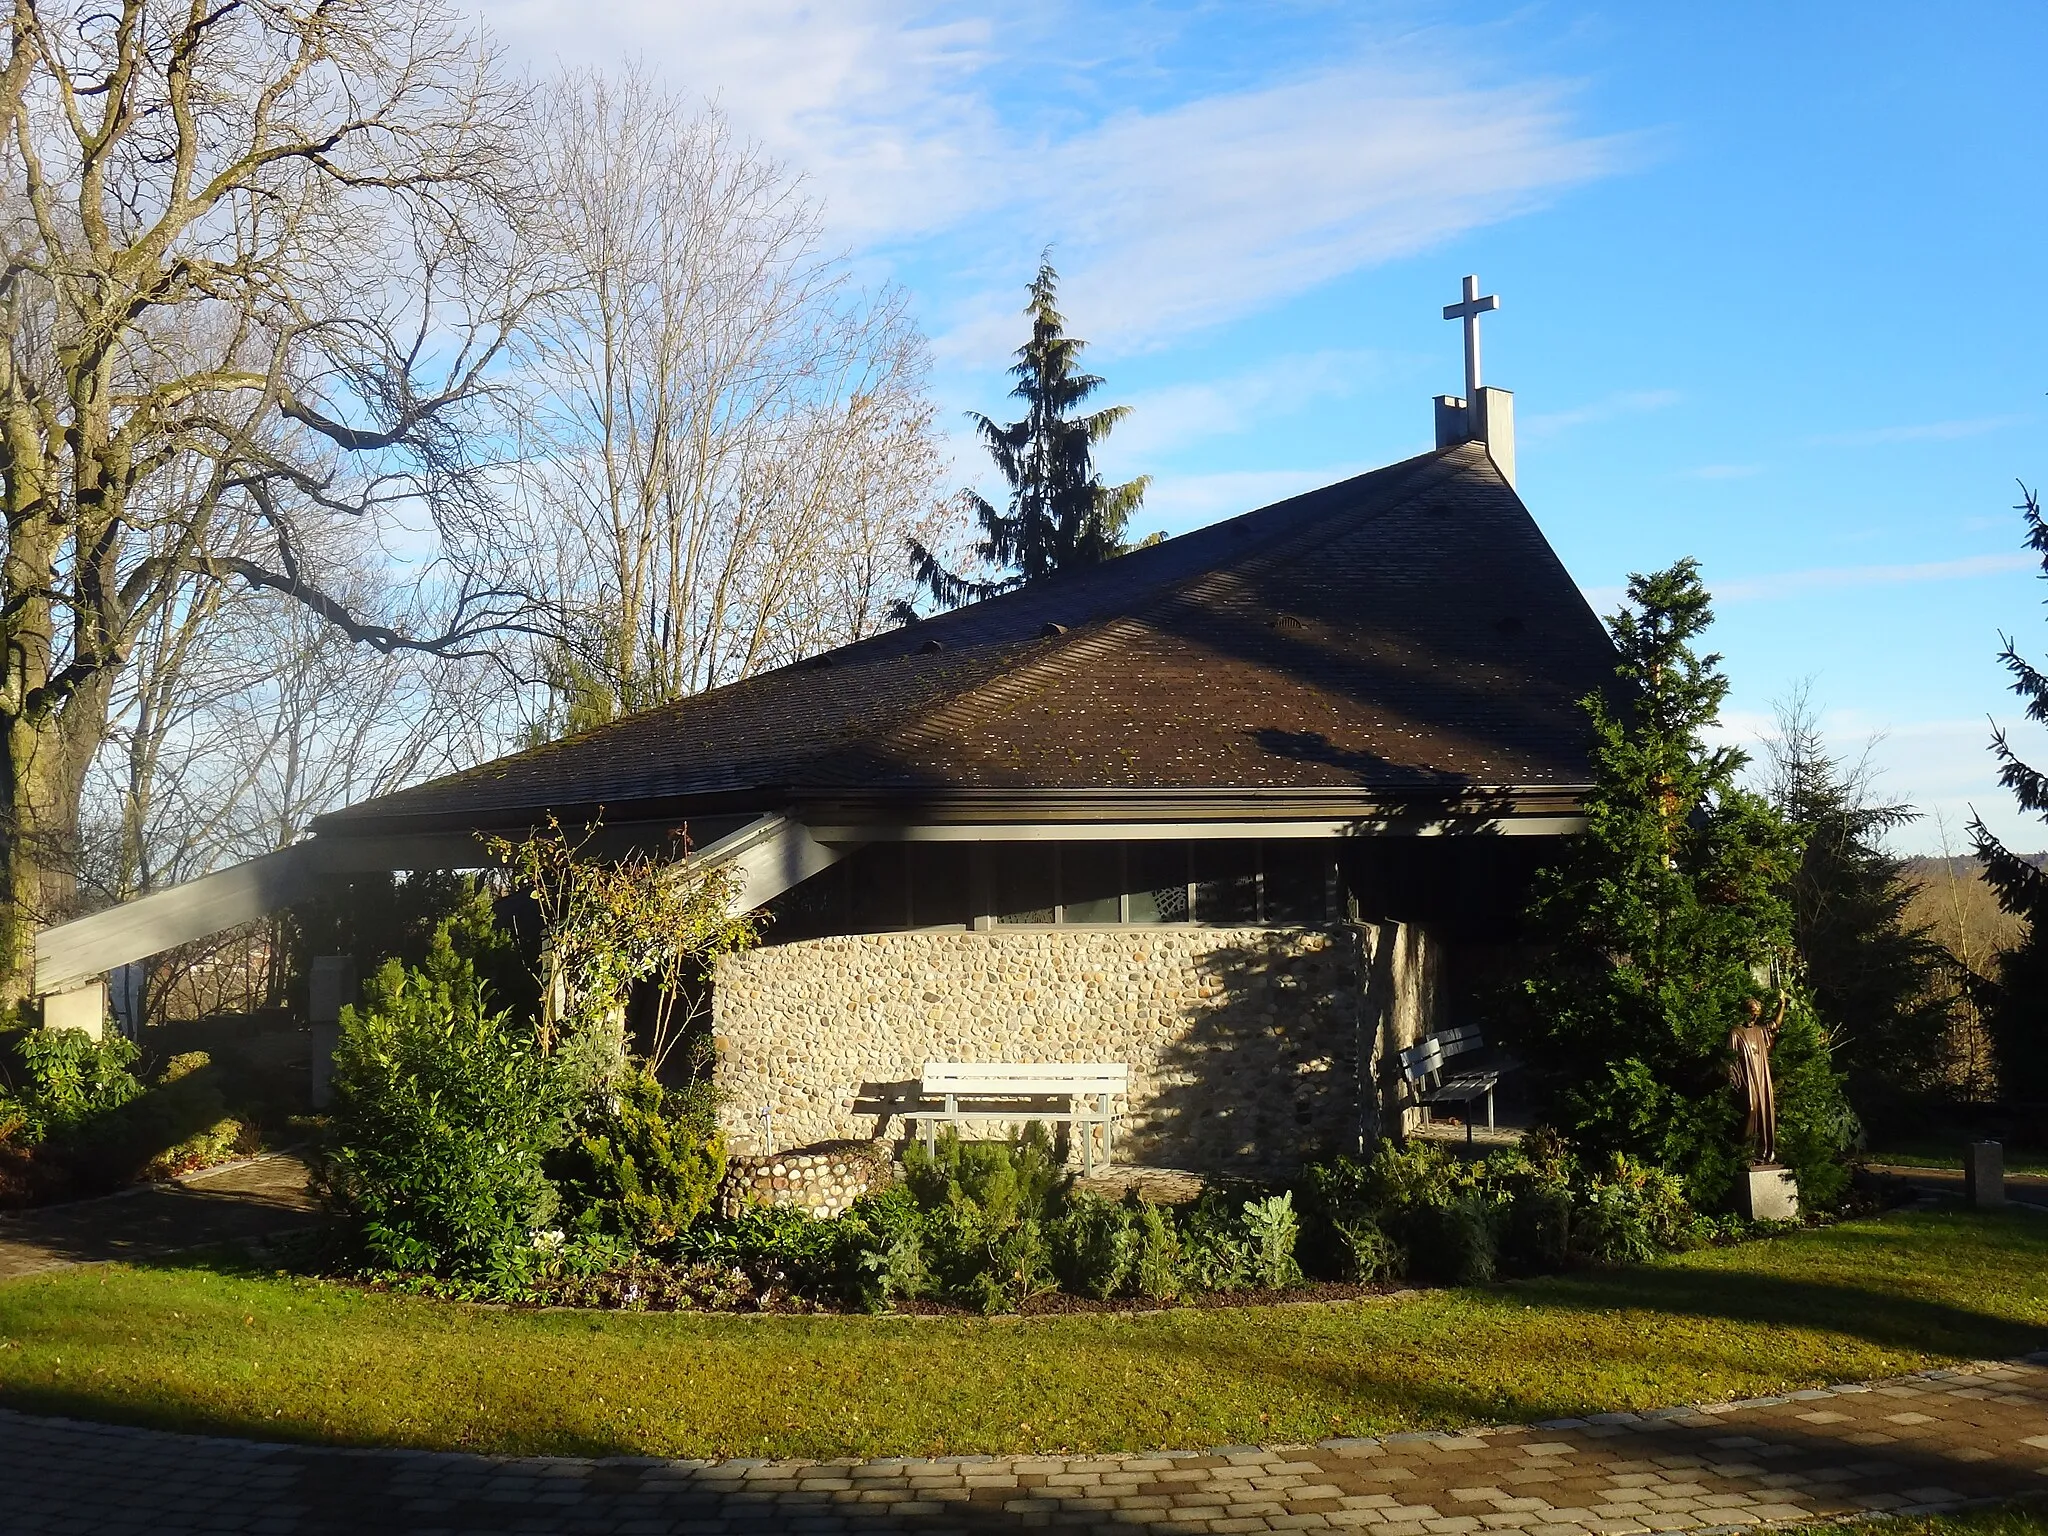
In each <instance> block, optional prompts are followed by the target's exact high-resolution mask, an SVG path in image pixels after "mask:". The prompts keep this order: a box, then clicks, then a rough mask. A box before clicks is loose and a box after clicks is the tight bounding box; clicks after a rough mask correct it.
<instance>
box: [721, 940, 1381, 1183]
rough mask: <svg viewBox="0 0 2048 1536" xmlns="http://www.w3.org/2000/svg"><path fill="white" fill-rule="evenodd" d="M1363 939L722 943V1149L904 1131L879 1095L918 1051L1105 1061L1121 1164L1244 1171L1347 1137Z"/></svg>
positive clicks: (1339, 1143) (910, 1069) (764, 1149)
mask: <svg viewBox="0 0 2048 1536" xmlns="http://www.w3.org/2000/svg"><path fill="white" fill-rule="evenodd" d="M1362 943H1363V941H1362V937H1361V931H1360V930H1358V929H1353V928H1349V927H1333V928H1291V929H1289V928H1194V927H1172V928H1167V927H1161V928H1151V929H1132V928H1119V929H1106V928H1105V929H1085V928H1082V929H1016V930H1009V931H1005V930H1002V929H997V930H995V931H993V932H964V931H958V930H955V931H928V932H914V933H882V934H855V935H845V936H835V937H828V938H819V939H806V940H801V941H797V942H793V943H788V944H776V945H768V946H764V947H762V948H759V949H754V950H750V951H746V952H744V953H740V954H733V955H726V956H724V957H722V958H721V959H720V961H719V963H718V971H717V975H716V986H715V989H714V994H713V996H714V1001H713V1033H714V1036H715V1040H716V1045H717V1052H718V1066H717V1073H718V1082H719V1086H720V1087H721V1089H722V1090H723V1104H724V1107H723V1110H722V1111H721V1113H722V1114H723V1116H724V1121H725V1132H726V1136H727V1140H728V1144H729V1145H730V1146H731V1147H732V1148H733V1150H734V1151H735V1152H736V1153H739V1154H743V1155H752V1156H760V1155H762V1154H764V1153H773V1152H775V1151H777V1150H778V1149H779V1148H781V1147H786V1146H789V1145H793V1144H794V1145H806V1144H811V1143H818V1142H827V1141H841V1140H871V1139H872V1140H882V1141H884V1142H887V1143H890V1144H893V1143H894V1142H895V1141H897V1140H898V1139H899V1138H900V1137H901V1136H902V1134H903V1129H904V1128H903V1126H902V1123H901V1121H900V1120H897V1119H895V1118H893V1117H889V1116H886V1115H884V1114H882V1113H880V1112H879V1111H880V1109H881V1108H882V1107H883V1106H882V1103H881V1100H883V1099H884V1098H886V1097H888V1096H891V1095H893V1094H895V1093H897V1092H900V1091H902V1090H903V1089H904V1088H905V1087H909V1088H913V1089H914V1087H915V1085H916V1084H917V1082H918V1080H919V1078H920V1075H921V1073H922V1071H923V1068H924V1063H925V1062H926V1061H976V1062H999V1061H1000V1062H1079V1061H1118V1062H1123V1063H1124V1064H1126V1065H1127V1066H1128V1067H1129V1068H1130V1069H1131V1091H1130V1098H1129V1102H1128V1105H1127V1112H1126V1113H1125V1115H1124V1117H1123V1118H1122V1120H1121V1123H1120V1125H1119V1127H1118V1144H1117V1149H1116V1155H1117V1160H1118V1161H1119V1162H1126V1163H1147V1164H1154V1165H1159V1166H1168V1167H1176V1168H1190V1169H1197V1170H1222V1169H1235V1170H1244V1169H1246V1168H1250V1167H1259V1166H1286V1165H1288V1164H1291V1163H1294V1162H1298V1161H1300V1160H1301V1159H1302V1158H1303V1157H1306V1156H1310V1155H1314V1154H1316V1153H1320V1152H1326V1151H1329V1150H1334V1149H1341V1148H1344V1147H1347V1146H1355V1145H1356V1144H1357V1138H1358V1134H1359V1128H1360V1096H1359V1086H1360V1072H1359V1057H1360V1050H1361V1044H1362V1043H1364V1044H1365V1045H1366V1048H1367V1049H1368V1051H1370V1049H1371V1033H1372V1031H1371V1030H1369V1029H1365V1030H1362V1024H1363V1018H1364V1014H1365V1011H1366V1010H1365V1009H1364V1008H1363V1006H1362V1004H1363V999H1362V995H1361V983H1362V979H1363V968H1362V965H1361V954H1362ZM764 1110H765V1111H766V1112H767V1115H766V1121H765V1124H766V1125H767V1127H769V1131H768V1134H769V1135H770V1136H771V1137H772V1138H773V1144H772V1145H768V1146H764V1145H763V1144H762V1142H763V1126H764V1118H763V1111H764ZM1000 1129H1001V1127H989V1128H987V1129H986V1131H985V1132H984V1133H985V1134H995V1133H997V1132H998V1131H1000Z"/></svg>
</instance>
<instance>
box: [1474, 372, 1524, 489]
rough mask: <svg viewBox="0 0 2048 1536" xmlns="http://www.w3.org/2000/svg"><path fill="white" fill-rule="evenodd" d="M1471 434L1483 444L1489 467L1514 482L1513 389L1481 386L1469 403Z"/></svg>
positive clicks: (1506, 479) (1509, 482) (1503, 477)
mask: <svg viewBox="0 0 2048 1536" xmlns="http://www.w3.org/2000/svg"><path fill="white" fill-rule="evenodd" d="M1471 415H1472V435H1473V436H1474V437H1476V438H1478V439H1479V441H1480V442H1482V443H1484V444H1486V451H1487V452H1488V453H1489V454H1491V455H1492V456H1493V467H1494V468H1495V469H1497V470H1499V471H1500V473H1501V478H1502V479H1503V480H1505V481H1507V483H1508V484H1509V485H1513V484H1514V483H1515V395H1514V391H1513V390H1507V389H1495V388H1493V387H1492V386H1491V385H1488V386H1487V387H1486V388H1484V389H1481V390H1480V391H1479V392H1478V394H1477V395H1476V396H1475V397H1474V399H1473V401H1472V406H1471Z"/></svg>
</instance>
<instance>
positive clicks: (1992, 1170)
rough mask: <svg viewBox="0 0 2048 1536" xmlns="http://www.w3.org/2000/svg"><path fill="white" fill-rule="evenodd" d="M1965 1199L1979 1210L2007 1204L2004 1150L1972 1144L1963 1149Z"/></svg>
mask: <svg viewBox="0 0 2048 1536" xmlns="http://www.w3.org/2000/svg"><path fill="white" fill-rule="evenodd" d="M1963 1198H1964V1199H1965V1200H1967V1201H1968V1202H1969V1203H1970V1204H1971V1205H1973V1206H1975V1207H1977V1208H1978V1209H1979V1210H1984V1209H1986V1208H1988V1207H1990V1206H1994V1205H2003V1204H2005V1148H2004V1147H2003V1146H2001V1145H2000V1144H1999V1143H1997V1142H1995V1141H1973V1142H1970V1143H1969V1144H1968V1145H1967V1146H1965V1147H1964V1148H1963Z"/></svg>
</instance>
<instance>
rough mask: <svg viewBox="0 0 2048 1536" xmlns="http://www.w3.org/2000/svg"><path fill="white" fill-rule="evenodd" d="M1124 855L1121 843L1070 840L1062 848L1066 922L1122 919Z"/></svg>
mask: <svg viewBox="0 0 2048 1536" xmlns="http://www.w3.org/2000/svg"><path fill="white" fill-rule="evenodd" d="M1123 854H1124V850H1123V844H1121V843H1068V844H1067V845H1066V846H1065V847H1064V848H1062V849H1061V850H1060V901H1061V904H1062V905H1063V906H1064V908H1065V913H1064V915H1063V916H1062V918H1061V921H1062V922H1068V923H1114V922H1119V921H1121V920H1122V917H1123V894H1124V857H1123Z"/></svg>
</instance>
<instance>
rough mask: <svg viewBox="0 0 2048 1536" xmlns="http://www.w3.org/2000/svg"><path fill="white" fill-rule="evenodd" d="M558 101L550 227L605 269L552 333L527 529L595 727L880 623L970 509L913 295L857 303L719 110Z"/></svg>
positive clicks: (616, 90)
mask: <svg viewBox="0 0 2048 1536" xmlns="http://www.w3.org/2000/svg"><path fill="white" fill-rule="evenodd" d="M554 99H555V102H556V105H555V107H554V110H553V111H552V113H551V115H550V117H549V120H548V124H547V128H546V131H545V133H544V135H543V137H542V143H543V144H544V145H545V148H544V150H543V151H542V158H543V161H544V165H543V169H542V172H541V175H542V179H543V181H544V183H545V184H546V185H547V186H548V188H549V191H550V197H549V205H548V210H547V212H546V213H545V215H544V225H545V228H546V229H547V231H548V234H549V241H550V244H551V246H552V248H553V250H554V251H555V253H556V254H557V256H558V258H559V259H561V260H563V261H564V262H565V263H566V262H569V261H572V260H573V261H575V262H578V263H580V270H579V273H578V276H577V279H576V280H575V281H574V282H568V283H565V284H563V285H562V286H561V287H560V288H559V289H557V290H556V291H555V292H554V293H553V295H552V296H551V299H550V300H549V302H548V303H547V304H546V305H545V306H543V307H542V309H541V310H540V311H539V323H538V324H537V325H536V327H535V328H534V330H533V332H532V333H531V337H530V349H531V350H530V354H529V356H530V361H531V368H532V377H533V379H534V380H535V385H536V398H535V405H534V408H533V410H532V413H531V415H530V418H529V423H530V429H531V432H532V434H533V440H532V441H530V442H529V443H527V444H525V445H523V446H524V448H525V450H526V451H524V452H523V453H522V454H521V455H520V459H521V475H520V482H519V483H520V487H521V493H522V495H521V500H522V507H523V511H524V514H525V518H524V522H523V525H522V531H523V533H524V534H525V542H526V548H527V557H528V560H529V562H530V565H529V569H530V570H531V572H532V575H531V577H530V578H529V580H530V585H531V587H532V589H533V590H534V591H536V592H537V593H545V594H546V595H547V596H548V598H549V599H550V601H551V602H552V603H553V604H554V605H555V607H556V610H557V619H558V625H559V629H558V634H557V643H558V644H559V645H560V646H561V647H562V648H563V653H565V654H566V656H567V657H568V658H569V660H570V661H571V663H572V665H573V670H574V672H575V674H576V677H577V679H579V680H580V683H581V685H582V686H583V687H584V688H585V689H586V690H587V691H590V692H594V693H595V694H597V695H599V698H598V699H597V700H596V703H595V713H596V714H597V715H600V716H601V715H604V714H608V713H610V712H611V711H612V710H613V709H615V708H629V709H630V708H640V707H645V706H647V705H650V704H654V703H658V702H661V701H663V700H666V699H672V698H675V697H678V696H680V695H682V694H687V693H692V692H695V691H698V690H700V689H704V688H708V687H712V686H715V685H717V684H720V683H725V682H730V681H733V680H735V679H737V678H741V677H745V676H747V675H749V674H750V673H752V672H755V671H758V670H760V669H762V668H764V667H768V666H772V665H777V664H779V663H782V662H786V661H790V660H793V659H795V658H796V657H798V656H801V655H804V654H806V653H808V652H809V651H812V650H815V649H818V648H820V647H822V646H825V645H829V644H835V643H838V642H840V641H843V640H846V639H849V638H855V637H858V636H860V635H862V634H865V633H868V632H870V631H872V630H873V629H875V628H877V627H879V626H880V625H881V624H882V623H883V622H884V620H885V617H886V614H887V611H888V608H889V604H890V602H891V601H892V600H893V599H894V598H895V597H897V596H898V595H901V594H902V593H904V592H906V591H907V589H908V574H909V573H908V568H907V562H906V558H905V555H904V550H905V547H906V536H908V535H917V536H920V537H924V538H931V537H938V536H943V533H944V529H945V527H946V525H947V524H948V522H949V520H950V519H951V518H952V516H953V512H952V510H951V509H950V508H948V507H946V506H943V505H941V504H938V503H937V502H936V501H935V499H934V486H935V485H936V483H937V476H938V472H939V469H940V465H939V461H938V454H937V448H936V439H935V434H934V431H933V428H932V406H931V403H930V400H929V398H928V397H927V395H926V392H925V373H926V366H927V365H926V358H925V352H924V346H923V342H922V339H921V338H920V336H919V335H918V333H917V331H916V330H915V328H914V327H913V326H912V325H911V323H910V321H909V319H908V318H907V315H906V313H905V310H904V304H903V299H902V296H901V295H900V294H897V293H894V292H885V293H883V294H881V295H880V296H870V295H865V294H862V293H860V292H858V291H857V290H856V289H855V288H854V286H853V285H852V283H851V281H850V279H849V276H848V274H847V272H846V270H845V268H844V266H843V264H842V263H840V262H837V261H835V260H833V259H831V258H829V257H828V256H827V255H825V254H822V253H821V250H820V228H819V216H818V209H817V207H816V205H815V204H814V203H812V202H811V201H810V200H809V199H807V198H806V197H805V196H804V194H803V191H802V188H801V186H800V185H799V184H798V183H797V182H796V181H794V180H793V179H792V178H791V177H790V176H789V175H788V174H787V173H786V172H785V171H784V170H783V169H782V168H781V167H780V166H778V165H776V164H775V163H774V162H772V161H770V160H768V159H766V158H764V157H763V156H762V155H761V153H760V152H759V151H757V150H755V149H752V148H750V147H748V146H746V145H744V144H742V143H740V142H738V141H736V140H735V139H734V138H733V136H732V133H731V131H730V129H729V128H728V127H727V125H726V123H725V121H724V119H723V118H722V117H720V115H719V114H718V113H717V112H716V111H715V110H710V109H706V110H704V111H701V112H697V113H695V114H692V113H691V112H689V111H688V110H686V109H685V108H684V106H683V105H682V104H680V103H679V102H678V101H677V100H676V99H675V98H673V97H670V96H667V95H665V94H663V93H662V92H661V91H660V90H659V89H657V88H656V87H655V86H654V85H653V84H651V83H650V81H649V80H648V79H647V78H646V77H645V76H644V75H642V74H639V73H635V72H630V71H629V72H628V73H626V74H625V75H623V76H622V77H620V78H619V79H617V80H616V81H613V80H607V79H606V78H604V77H602V76H598V75H589V74H586V75H579V76H573V77H571V78H570V79H568V80H567V81H566V82H565V83H564V85H563V87H562V88H561V89H560V90H559V91H558V92H556V93H555V96H554ZM556 681H557V683H558V685H559V684H561V682H562V678H561V676H560V675H559V674H558V675H557V678H556ZM588 704H589V701H586V705H588ZM590 712H591V711H590V709H589V708H586V713H585V716H584V718H586V719H588V718H589V715H590Z"/></svg>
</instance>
